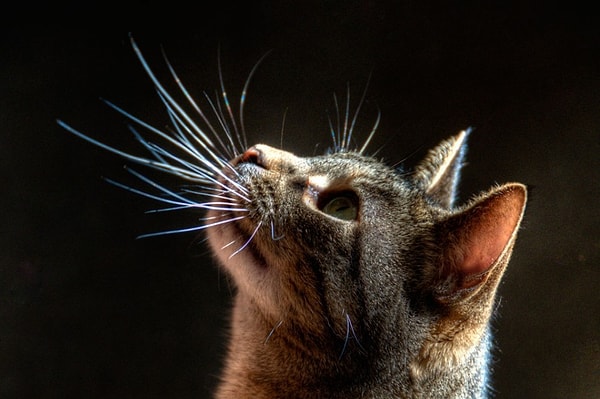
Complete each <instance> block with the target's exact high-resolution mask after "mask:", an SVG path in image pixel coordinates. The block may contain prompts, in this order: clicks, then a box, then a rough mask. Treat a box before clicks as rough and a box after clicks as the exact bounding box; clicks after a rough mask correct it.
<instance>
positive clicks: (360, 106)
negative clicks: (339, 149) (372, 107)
mask: <svg viewBox="0 0 600 399" xmlns="http://www.w3.org/2000/svg"><path fill="white" fill-rule="evenodd" d="M372 73H373V72H371V73H369V77H368V79H367V83H366V84H365V89H364V90H363V94H362V96H361V98H360V101H359V102H358V106H357V107H356V110H355V111H354V116H353V117H352V124H351V125H350V131H349V132H348V142H347V145H346V148H347V149H349V148H350V138H351V137H352V132H353V131H354V126H355V125H356V120H357V119H358V115H359V114H360V109H361V108H362V105H363V104H364V102H365V98H366V96H367V90H368V89H369V83H370V82H371V75H372ZM348 97H350V87H348ZM377 123H379V120H378V121H377ZM369 140H370V139H369ZM363 147H364V146H363ZM360 152H361V153H362V151H360Z"/></svg>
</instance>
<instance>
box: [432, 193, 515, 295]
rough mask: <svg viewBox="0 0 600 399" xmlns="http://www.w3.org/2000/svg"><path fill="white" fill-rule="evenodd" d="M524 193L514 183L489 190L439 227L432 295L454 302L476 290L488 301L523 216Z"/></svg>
mask: <svg viewBox="0 0 600 399" xmlns="http://www.w3.org/2000/svg"><path fill="white" fill-rule="evenodd" d="M526 201H527V188H526V187H525V186H524V185H522V184H518V183H511V184H506V185H504V186H501V187H498V188H495V189H492V190H491V191H489V192H488V193H486V194H484V195H482V196H481V197H480V198H478V199H476V200H475V201H474V202H473V203H472V204H471V205H469V206H468V207H467V208H466V209H465V210H463V211H461V212H458V213H457V214H455V215H453V216H451V217H450V218H448V219H447V220H445V221H443V222H442V223H441V224H439V225H438V230H437V237H438V242H439V243H440V244H441V248H443V252H442V256H441V262H440V264H441V268H440V269H439V273H440V275H439V277H441V279H440V283H439V284H438V286H437V289H436V292H435V296H436V298H437V299H438V300H439V301H441V302H455V301H456V300H461V299H464V298H466V297H471V296H473V294H474V293H475V292H477V291H480V290H482V289H483V288H485V289H484V291H486V292H487V294H488V295H486V297H488V298H489V300H490V301H491V299H493V296H494V294H495V290H496V287H497V285H498V283H499V281H500V277H502V274H503V273H504V269H505V268H506V264H507V263H508V260H509V257H510V254H511V252H512V247H513V244H514V241H515V238H516V235H517V231H518V229H519V225H520V223H521V219H522V217H523V213H524V211H525V203H526Z"/></svg>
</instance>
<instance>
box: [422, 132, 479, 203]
mask: <svg viewBox="0 0 600 399" xmlns="http://www.w3.org/2000/svg"><path fill="white" fill-rule="evenodd" d="M470 132H471V129H467V130H464V131H462V132H460V133H459V134H457V135H456V136H453V137H450V138H449V139H447V140H444V141H442V142H441V143H440V144H438V146H437V147H435V148H434V149H432V150H430V151H429V153H428V154H427V156H426V157H425V159H423V160H422V161H421V162H420V163H419V164H418V165H417V167H416V168H415V173H414V175H413V181H414V182H415V183H416V184H417V185H418V186H419V187H421V189H422V190H424V191H425V193H426V194H427V195H428V196H429V198H430V199H432V200H433V201H434V202H436V203H438V204H439V205H440V206H441V207H443V208H445V209H451V208H452V206H453V204H454V197H455V195H456V187H457V186H458V181H459V179H460V169H461V168H462V166H463V159H464V156H465V153H466V150H467V145H466V141H467V137H468V136H469V133H470Z"/></svg>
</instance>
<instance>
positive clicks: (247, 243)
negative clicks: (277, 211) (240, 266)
mask: <svg viewBox="0 0 600 399" xmlns="http://www.w3.org/2000/svg"><path fill="white" fill-rule="evenodd" d="M260 226H262V221H260V222H258V224H257V225H256V228H255V229H254V231H253V232H252V234H251V235H250V238H248V240H246V242H245V243H244V245H242V246H241V247H240V248H239V249H238V250H237V251H235V252H234V253H232V254H231V255H229V259H231V258H233V257H234V256H236V255H237V254H239V253H240V252H242V251H243V250H244V249H245V248H246V247H247V246H248V245H249V244H250V242H251V241H252V239H254V236H255V235H256V233H258V229H260Z"/></svg>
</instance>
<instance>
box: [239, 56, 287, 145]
mask: <svg viewBox="0 0 600 399" xmlns="http://www.w3.org/2000/svg"><path fill="white" fill-rule="evenodd" d="M270 53H271V52H270V51H268V52H267V53H265V55H263V56H262V57H260V58H259V59H258V61H256V64H254V67H252V69H251V70H250V73H249V74H248V77H247V78H246V83H244V88H243V89H242V95H241V96H240V127H241V128H242V139H243V140H244V149H246V148H248V140H247V137H246V127H245V125H244V105H245V104H246V93H247V92H248V86H249V85H250V81H251V80H252V76H254V73H255V72H256V70H257V69H258V66H259V65H260V64H261V63H262V61H263V60H264V59H265V58H266V57H267V56H268V55H269V54H270ZM284 119H285V118H284Z"/></svg>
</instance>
